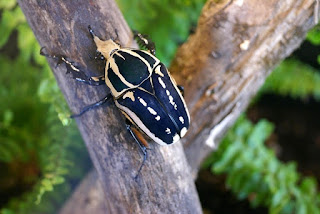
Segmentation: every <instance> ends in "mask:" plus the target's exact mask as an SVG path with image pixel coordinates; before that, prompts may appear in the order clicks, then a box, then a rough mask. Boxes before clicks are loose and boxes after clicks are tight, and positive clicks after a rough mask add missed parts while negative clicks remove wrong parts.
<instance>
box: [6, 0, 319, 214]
mask: <svg viewBox="0 0 320 214" xmlns="http://www.w3.org/2000/svg"><path fill="white" fill-rule="evenodd" d="M117 2H118V4H119V6H120V8H121V10H122V11H123V12H124V16H125V18H126V20H127V21H128V23H129V25H130V26H131V28H132V29H136V30H139V31H140V32H142V33H145V34H149V35H150V37H151V38H152V39H153V40H154V41H155V43H156V45H157V56H158V57H159V58H160V59H161V60H162V61H163V62H165V63H166V64H167V65H169V63H170V60H171V59H172V58H173V56H174V53H175V50H176V48H177V47H178V45H179V44H180V43H182V42H184V41H185V40H186V38H187V37H188V35H189V33H190V32H191V31H192V29H193V28H194V27H195V25H196V22H197V18H198V16H199V14H200V10H201V7H202V5H203V4H204V2H205V1H204V0H200V1H197V0H177V1H174V2H172V1H168V0H164V1H156V0H154V1H150V0H130V1H129V0H118V1H117ZM169 4H170V7H169V6H168V5H169ZM0 14H1V16H0V17H1V20H0V32H1V36H0V70H1V73H0V82H1V84H0V94H1V97H2V102H0V139H1V141H0V198H1V200H0V209H1V212H2V213H55V212H57V208H58V207H59V206H61V205H62V203H63V201H64V200H65V198H66V197H68V194H70V191H71V189H72V187H74V186H75V184H76V183H77V182H78V181H79V180H80V179H81V177H82V176H83V175H84V174H85V172H86V171H87V170H88V168H89V167H90V161H89V159H88V155H87V152H86V149H85V148H84V146H83V142H82V140H81V137H80V136H79V133H78V131H77V129H76V127H75V123H74V122H72V121H70V120H69V119H68V115H69V110H68V107H67V105H66V103H65V102H64V99H63V96H62V94H61V93H60V91H59V88H58V86H57V85H56V82H55V80H54V77H53V76H52V73H51V71H50V70H49V67H48V65H47V64H46V61H45V58H44V57H41V56H40V55H39V50H40V47H39V45H38V44H37V42H36V40H35V38H34V36H33V34H32V32H31V30H30V29H29V27H28V25H27V24H26V20H25V18H24V16H23V14H22V12H21V10H20V8H19V7H18V6H17V4H16V0H0ZM308 40H309V41H311V42H312V43H314V44H320V31H319V28H315V29H313V30H312V31H311V32H310V33H309V35H308ZM318 59H319V62H320V56H319V57H318ZM288 76H290V78H288ZM319 81H320V76H319V72H316V70H315V69H314V68H312V67H310V66H308V65H306V64H304V63H302V62H299V61H298V60H296V59H290V60H286V61H284V62H283V63H282V64H281V65H280V66H279V67H278V68H277V69H276V70H275V71H274V72H273V73H272V74H271V75H270V77H269V78H268V80H267V82H266V84H265V85H264V87H263V88H262V90H261V92H260V94H259V96H258V98H257V99H259V97H260V96H261V95H262V94H264V93H274V94H279V95H282V96H292V97H293V98H295V99H304V100H305V99H308V98H309V97H314V98H315V99H316V100H319V99H320V84H319V83H320V82H319ZM273 127H274V126H273V124H271V123H270V122H268V121H266V120H261V121H260V122H258V123H257V124H252V123H251V122H250V121H249V120H248V119H246V116H242V117H241V118H240V119H239V120H238V122H237V123H236V124H235V126H234V127H233V128H232V129H231V130H230V132H229V133H228V135H227V136H226V138H225V139H224V140H223V142H222V144H221V146H220V148H219V150H218V151H217V152H216V153H214V154H213V155H212V156H211V157H210V158H209V159H208V160H207V161H206V163H205V164H204V167H210V168H211V169H212V171H213V173H226V175H227V183H226V185H227V186H228V188H230V189H231V190H232V191H233V192H234V193H235V194H236V195H237V196H238V198H239V199H243V198H247V197H248V198H250V202H251V203H252V205H253V206H258V205H259V206H260V205H262V206H266V207H269V211H270V213H291V212H295V213H319V212H320V211H319V200H320V196H319V193H318V192H317V191H316V190H317V184H316V182H315V179H313V178H311V177H303V176H302V175H301V174H299V173H298V172H297V170H296V164H295V163H293V162H291V163H288V164H284V163H282V162H280V161H279V160H277V158H276V156H275V154H274V152H273V151H272V150H271V149H268V148H267V147H266V146H265V145H264V141H265V140H266V139H267V138H268V136H269V135H270V134H271V132H272V130H273ZM242 151H246V152H245V153H244V152H242ZM252 159H254V160H255V161H252ZM264 166H265V167H264ZM71 169H72V170H71ZM9 193H10V195H9Z"/></svg>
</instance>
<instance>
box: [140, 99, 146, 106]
mask: <svg viewBox="0 0 320 214" xmlns="http://www.w3.org/2000/svg"><path fill="white" fill-rule="evenodd" d="M139 101H140V103H141V104H142V105H143V106H145V107H147V103H146V101H144V99H142V98H140V97H139Z"/></svg>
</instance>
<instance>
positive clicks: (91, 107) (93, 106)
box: [70, 93, 112, 118]
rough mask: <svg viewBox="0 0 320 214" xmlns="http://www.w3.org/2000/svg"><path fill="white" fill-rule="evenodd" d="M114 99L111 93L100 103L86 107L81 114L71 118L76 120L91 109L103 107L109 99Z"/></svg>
mask: <svg viewBox="0 0 320 214" xmlns="http://www.w3.org/2000/svg"><path fill="white" fill-rule="evenodd" d="M111 98H112V95H111V93H110V94H108V95H107V96H106V97H104V98H103V99H101V100H99V101H98V102H96V103H93V104H91V105H88V106H86V107H84V108H83V109H82V110H81V111H80V113H79V114H73V115H71V116H70V117H71V118H75V117H80V116H81V115H83V114H84V113H85V112H87V111H89V110H90V109H93V108H97V107H99V106H101V105H102V104H104V103H105V102H107V101H108V100H109V99H111Z"/></svg>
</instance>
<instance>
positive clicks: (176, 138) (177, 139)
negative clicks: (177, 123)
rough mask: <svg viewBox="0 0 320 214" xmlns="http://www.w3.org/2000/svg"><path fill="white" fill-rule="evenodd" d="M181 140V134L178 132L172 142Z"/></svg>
mask: <svg viewBox="0 0 320 214" xmlns="http://www.w3.org/2000/svg"><path fill="white" fill-rule="evenodd" d="M179 140H180V136H179V135H178V134H176V135H175V136H173V140H172V143H175V142H178V141H179Z"/></svg>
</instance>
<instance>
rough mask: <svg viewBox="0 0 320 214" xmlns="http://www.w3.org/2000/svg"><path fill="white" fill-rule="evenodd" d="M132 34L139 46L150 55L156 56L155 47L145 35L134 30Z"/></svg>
mask: <svg viewBox="0 0 320 214" xmlns="http://www.w3.org/2000/svg"><path fill="white" fill-rule="evenodd" d="M133 34H134V38H135V39H136V40H137V42H138V44H139V45H141V46H143V47H145V48H147V49H148V51H149V52H150V53H151V54H152V55H155V54H156V46H155V44H154V42H152V41H151V39H150V38H149V37H148V36H147V35H145V34H141V33H139V32H138V31H135V30H134V31H133Z"/></svg>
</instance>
